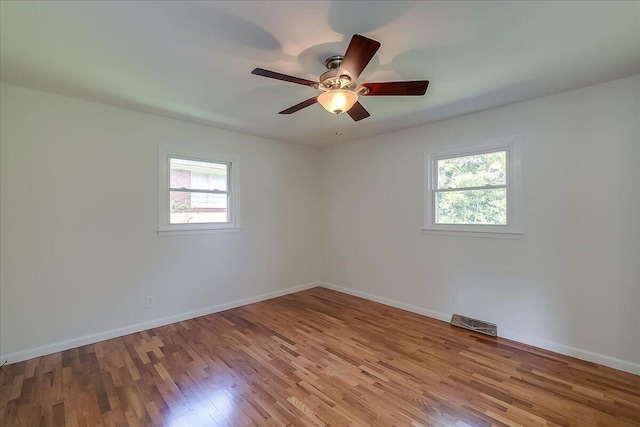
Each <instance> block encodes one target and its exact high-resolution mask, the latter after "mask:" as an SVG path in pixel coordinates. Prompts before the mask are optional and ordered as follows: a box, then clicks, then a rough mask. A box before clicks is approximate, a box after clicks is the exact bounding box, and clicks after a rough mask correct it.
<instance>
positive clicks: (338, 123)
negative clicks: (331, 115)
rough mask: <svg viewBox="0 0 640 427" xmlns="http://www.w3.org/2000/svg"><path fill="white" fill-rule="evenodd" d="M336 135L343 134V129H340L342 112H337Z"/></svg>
mask: <svg viewBox="0 0 640 427" xmlns="http://www.w3.org/2000/svg"><path fill="white" fill-rule="evenodd" d="M336 135H337V136H342V131H341V130H340V114H336Z"/></svg>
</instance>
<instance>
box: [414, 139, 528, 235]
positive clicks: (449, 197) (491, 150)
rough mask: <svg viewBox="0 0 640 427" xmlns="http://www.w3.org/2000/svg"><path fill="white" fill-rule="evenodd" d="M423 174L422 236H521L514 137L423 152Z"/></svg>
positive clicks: (517, 143)
mask: <svg viewBox="0 0 640 427" xmlns="http://www.w3.org/2000/svg"><path fill="white" fill-rule="evenodd" d="M425 173H426V174H425V178H426V187H425V190H426V191H425V204H424V207H425V211H424V212H425V213H424V230H425V231H426V232H432V231H435V232H440V231H442V232H451V231H454V232H456V231H460V232H470V233H473V235H478V234H479V233H483V235H485V236H487V237H506V238H509V236H507V235H509V234H521V232H522V229H521V218H520V200H521V195H520V137H519V136H517V135H515V136H510V137H506V138H500V139H495V140H492V141H485V142H482V143H480V144H478V145H477V146H476V147H473V146H471V147H468V148H466V149H463V150H458V151H452V152H449V153H440V154H438V155H432V154H430V153H426V157H425ZM516 238H517V237H516Z"/></svg>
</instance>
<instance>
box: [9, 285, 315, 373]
mask: <svg viewBox="0 0 640 427" xmlns="http://www.w3.org/2000/svg"><path fill="white" fill-rule="evenodd" d="M317 286H318V282H311V283H306V284H304V285H299V286H294V287H291V288H287V289H281V290H279V291H274V292H269V293H267V294H262V295H257V296H255V297H250V298H244V299H240V300H235V301H230V302H227V303H224V304H219V305H214V306H212V307H206V308H202V309H199V310H194V311H189V312H186V313H180V314H176V315H173V316H168V317H163V318H160V319H154V320H150V321H147V322H142V323H137V324H135V325H130V326H125V327H122V328H117V329H111V330H109V331H103V332H98V333H95V334H89V335H84V336H82V337H78V338H73V339H70V340H65V341H59V342H55V343H52V344H47V345H43V346H40V347H35V348H31V349H27V350H22V351H17V352H14V353H9V354H3V355H0V360H1V361H2V362H4V361H5V360H6V361H7V363H16V362H21V361H23V360H27V359H33V358H34V357H40V356H45V355H47V354H51V353H56V352H59V351H64V350H69V349H71V348H76V347H81V346H83V345H88V344H94V343H97V342H99V341H104V340H108V339H111V338H117V337H121V336H124V335H129V334H133V333H136V332H141V331H145V330H147V329H152V328H157V327H160V326H165V325H168V324H171V323H176V322H182V321H184V320H189V319H193V318H195V317H200V316H206V315H207V314H212V313H217V312H219V311H224V310H229V309H231V308H236V307H240V306H242V305H247V304H253V303H255V302H260V301H265V300H268V299H271V298H276V297H280V296H282V295H287V294H291V293H294V292H299V291H303V290H305V289H311V288H315V287H317ZM2 362H0V364H2Z"/></svg>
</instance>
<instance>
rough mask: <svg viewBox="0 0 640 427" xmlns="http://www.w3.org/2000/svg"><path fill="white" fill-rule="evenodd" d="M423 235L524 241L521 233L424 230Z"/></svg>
mask: <svg viewBox="0 0 640 427" xmlns="http://www.w3.org/2000/svg"><path fill="white" fill-rule="evenodd" d="M422 234H432V235H440V236H460V237H480V238H485V239H522V236H523V233H522V232H520V231H469V230H446V229H434V228H423V229H422Z"/></svg>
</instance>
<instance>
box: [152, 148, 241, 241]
mask: <svg viewBox="0 0 640 427" xmlns="http://www.w3.org/2000/svg"><path fill="white" fill-rule="evenodd" d="M159 157H160V159H159V161H160V165H159V170H160V175H159V179H160V215H159V218H160V224H159V227H160V231H181V230H202V229H204V230H207V229H224V228H234V226H235V221H234V209H233V207H234V192H233V191H232V189H233V185H232V184H233V182H232V181H233V176H234V174H233V170H234V168H235V166H236V165H235V164H234V162H232V161H231V160H229V159H215V160H214V159H213V158H211V159H210V158H205V157H201V156H190V155H185V154H181V153H176V152H172V151H169V150H166V149H163V148H161V149H160V156H159Z"/></svg>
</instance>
